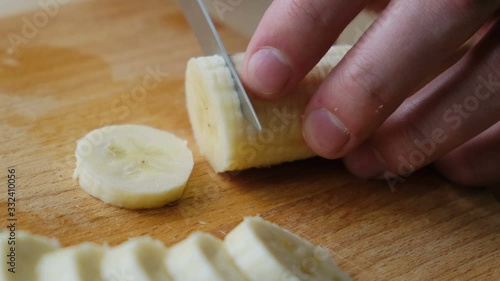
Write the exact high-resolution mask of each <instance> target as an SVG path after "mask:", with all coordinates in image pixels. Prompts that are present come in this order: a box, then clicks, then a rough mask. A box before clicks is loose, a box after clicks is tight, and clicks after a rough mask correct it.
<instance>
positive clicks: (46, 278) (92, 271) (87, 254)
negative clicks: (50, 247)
mask: <svg viewBox="0 0 500 281" xmlns="http://www.w3.org/2000/svg"><path fill="white" fill-rule="evenodd" d="M103 254H104V249H103V248H102V247H101V246H98V245H95V244H92V243H83V244H79V245H77V246H73V247H69V248H64V249H60V250H58V251H55V252H52V253H48V254H46V255H44V256H43V257H42V259H41V260H40V262H39V263H38V266H37V271H38V275H39V280H40V281H104V280H103V279H102V277H101V259H102V256H103Z"/></svg>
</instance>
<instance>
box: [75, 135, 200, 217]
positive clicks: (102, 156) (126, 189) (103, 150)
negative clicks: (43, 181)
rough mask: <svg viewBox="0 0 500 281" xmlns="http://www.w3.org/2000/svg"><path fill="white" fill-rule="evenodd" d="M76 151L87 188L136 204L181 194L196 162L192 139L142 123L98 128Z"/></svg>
mask: <svg viewBox="0 0 500 281" xmlns="http://www.w3.org/2000/svg"><path fill="white" fill-rule="evenodd" d="M75 155H76V169H75V173H74V177H78V178H79V180H80V186H81V188H82V189H83V190H85V191H86V192H88V193H89V194H91V195H92V196H94V197H96V198H99V199H101V200H102V201H104V202H106V203H108V204H111V205H115V206H119V207H124V208H130V209H143V208H156V207H161V206H163V205H165V204H167V203H169V202H172V201H175V200H177V199H179V198H180V197H181V196H182V193H183V191H184V187H185V186H186V182H187V180H188V178H189V175H190V174H191V171H192V170H193V165H194V162H193V154H192V153H191V151H190V150H189V148H188V147H187V142H186V141H184V140H181V139H179V138H178V137H176V136H175V135H173V134H171V133H169V132H165V131H160V130H157V129H154V128H151V127H147V126H142V125H116V126H108V127H103V128H100V129H96V130H93V131H92V132H90V133H88V134H87V135H86V136H85V137H83V138H82V139H80V140H78V142H77V147H76V152H75Z"/></svg>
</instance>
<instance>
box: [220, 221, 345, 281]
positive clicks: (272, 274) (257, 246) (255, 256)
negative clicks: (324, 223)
mask: <svg viewBox="0 0 500 281" xmlns="http://www.w3.org/2000/svg"><path fill="white" fill-rule="evenodd" d="M224 246H225V248H226V249H227V251H228V253H229V255H230V256H231V257H232V258H233V260H234V262H235V263H236V265H237V266H238V267H239V268H240V270H241V271H242V272H243V273H244V274H245V275H246V276H247V278H248V279H249V280H251V281H267V280H269V281H276V280H287V281H288V280H290V281H292V280H293V281H299V280H308V281H323V280H324V281H327V280H336V281H347V280H351V278H350V277H349V275H348V274H347V273H345V272H343V271H342V270H341V269H340V268H339V267H338V266H337V265H336V264H335V262H334V261H333V260H332V259H331V258H330V257H329V254H328V250H326V249H324V248H321V247H315V246H313V245H312V244H311V243H310V242H308V241H306V240H304V239H302V238H300V237H299V236H297V235H295V234H293V233H291V232H289V231H287V230H285V229H282V228H280V227H279V226H277V225H275V224H273V223H271V222H268V221H265V220H263V219H262V218H260V217H249V218H245V219H244V220H243V222H242V223H241V224H239V225H238V226H237V227H236V228H234V229H233V230H232V231H231V232H230V233H229V234H228V235H227V236H226V238H225V240H224Z"/></svg>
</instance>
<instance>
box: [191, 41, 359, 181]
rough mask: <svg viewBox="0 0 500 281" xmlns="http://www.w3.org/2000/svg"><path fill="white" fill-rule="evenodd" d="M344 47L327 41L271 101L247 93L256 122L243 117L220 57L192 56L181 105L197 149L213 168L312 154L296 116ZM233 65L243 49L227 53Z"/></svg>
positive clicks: (269, 162)
mask: <svg viewBox="0 0 500 281" xmlns="http://www.w3.org/2000/svg"><path fill="white" fill-rule="evenodd" d="M349 49H350V46H347V45H339V46H333V47H332V48H331V49H330V50H329V52H328V53H327V54H326V56H325V57H323V59H322V60H321V61H320V62H319V63H318V65H317V66H316V67H314V69H313V70H312V71H311V72H310V73H309V74H308V75H307V76H306V77H305V79H304V80H303V81H302V82H301V83H300V85H299V86H298V88H297V89H296V90H295V91H294V92H293V93H291V94H290V95H288V96H287V97H284V98H282V99H279V100H275V101H264V100H259V99H256V98H252V97H250V99H251V101H252V104H253V106H254V109H255V111H256V113H257V116H258V117H259V120H260V122H261V125H262V128H263V129H262V131H260V132H259V131H258V130H256V129H255V128H254V127H253V126H252V125H251V124H250V123H249V122H248V121H247V120H246V119H245V118H244V116H243V113H242V110H241V106H240V102H239V100H238V96H237V94H236V91H235V89H234V81H233V79H232V78H231V74H230V72H229V69H228V68H227V66H226V64H225V62H224V60H223V59H222V57H220V56H208V57H198V58H192V59H190V60H189V61H188V64H187V69H186V80H185V90H186V104H187V109H188V114H189V120H190V122H191V126H192V128H193V133H194V137H195V140H196V143H197V145H198V147H199V150H200V153H201V154H202V155H203V156H204V157H205V158H206V159H207V160H208V162H209V163H210V165H211V166H212V168H213V169H214V170H215V171H216V172H226V171H233V170H243V169H247V168H252V167H263V166H270V165H275V164H280V163H283V162H289V161H294V160H299V159H305V158H308V157H312V156H314V153H313V152H312V151H311V150H310V149H309V148H308V147H307V145H306V143H305V142H304V140H303V138H302V129H301V122H302V120H301V115H302V113H303V111H304V108H305V106H306V104H307V102H308V101H309V99H310V98H311V96H312V94H313V93H314V92H315V91H316V89H317V88H318V87H319V85H320V83H321V82H322V80H323V79H324V78H325V77H326V75H327V74H328V73H329V72H330V70H332V68H333V67H334V66H335V65H336V64H337V63H338V62H339V61H340V60H341V59H342V57H343V56H344V55H345V54H346V53H347V51H348V50H349ZM232 60H233V62H234V64H235V66H236V68H238V67H240V66H241V63H242V60H243V54H236V55H234V56H232Z"/></svg>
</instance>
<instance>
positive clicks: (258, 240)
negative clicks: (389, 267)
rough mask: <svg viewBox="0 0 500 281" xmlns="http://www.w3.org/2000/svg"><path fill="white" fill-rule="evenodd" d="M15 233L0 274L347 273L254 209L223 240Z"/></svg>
mask: <svg viewBox="0 0 500 281" xmlns="http://www.w3.org/2000/svg"><path fill="white" fill-rule="evenodd" d="M6 238H7V235H6V234H4V233H2V234H0V243H1V244H2V247H1V248H0V249H1V250H2V252H1V254H2V257H0V259H1V258H4V257H5V256H7V253H8V252H6V251H8V249H7V248H6V247H5V245H6V243H5V242H6V241H7V240H6ZM17 239H18V240H17V242H16V243H18V245H19V249H20V252H17V254H18V256H17V257H18V261H19V269H18V271H16V273H15V274H11V273H9V272H7V273H5V274H4V272H0V281H3V280H9V281H10V280H20V281H169V280H172V281H199V280H207V281H254V280H258V281H332V280H335V281H347V280H351V278H350V277H349V275H347V273H345V272H343V271H342V270H341V269H339V267H338V266H337V265H336V264H335V262H334V261H333V260H332V259H331V258H330V257H329V255H328V250H326V249H324V248H321V247H315V246H313V245H312V244H311V243H309V242H308V241H306V240H304V239H302V238H300V237H299V236H297V235H295V234H292V233H290V232H288V231H287V230H285V229H282V228H280V227H279V226H277V225H275V224H273V223H270V222H268V221H265V220H263V219H262V218H260V217H249V218H245V219H244V221H243V222H242V223H240V224H239V225H238V226H237V227H236V228H234V229H233V230H232V231H231V232H230V233H229V234H228V235H227V236H226V238H225V240H224V241H221V240H219V239H217V238H216V237H214V236H212V235H211V234H208V233H203V232H195V233H193V234H191V235H190V236H189V237H188V238H186V239H185V240H183V241H181V242H179V243H178V244H176V245H174V246H172V247H171V248H170V249H167V248H166V247H165V246H164V245H163V243H162V242H160V241H157V240H153V239H151V238H149V237H139V238H134V239H131V240H129V241H127V242H125V243H123V244H121V245H119V246H116V247H114V248H109V247H108V246H99V245H96V244H92V243H82V244H79V245H76V246H72V247H68V248H62V249H59V248H58V247H59V246H58V245H59V244H58V242H57V241H55V240H49V239H46V238H43V237H40V236H36V235H32V234H29V233H23V232H20V233H18V237H17ZM23 249H24V250H23ZM28 251H29V252H28ZM3 261H5V260H3ZM21 262H22V263H23V264H22V265H21Z"/></svg>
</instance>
